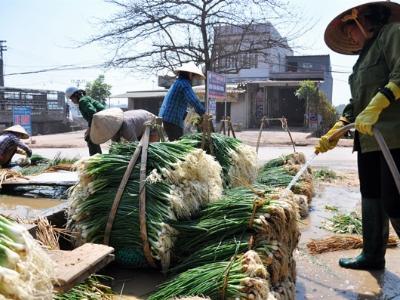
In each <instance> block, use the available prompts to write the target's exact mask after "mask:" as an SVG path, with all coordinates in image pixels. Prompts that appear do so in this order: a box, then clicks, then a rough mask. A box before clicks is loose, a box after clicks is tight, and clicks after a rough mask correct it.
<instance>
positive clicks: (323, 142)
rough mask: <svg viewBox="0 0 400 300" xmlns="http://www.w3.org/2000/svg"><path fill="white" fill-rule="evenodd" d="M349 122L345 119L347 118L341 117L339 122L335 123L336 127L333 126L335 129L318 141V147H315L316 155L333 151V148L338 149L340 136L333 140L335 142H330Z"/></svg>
mask: <svg viewBox="0 0 400 300" xmlns="http://www.w3.org/2000/svg"><path fill="white" fill-rule="evenodd" d="M348 123H349V121H348V120H347V119H346V118H345V117H341V118H340V120H339V121H337V122H336V123H335V125H333V127H332V128H331V129H330V130H329V131H328V132H327V133H326V134H325V135H323V136H321V138H320V139H319V141H318V145H317V146H315V151H314V152H315V153H317V154H318V153H324V152H326V151H328V150H331V149H333V148H335V147H336V145H337V143H338V141H339V139H340V136H339V137H337V138H335V139H333V140H331V141H330V140H329V139H330V137H331V136H332V135H333V134H334V133H335V132H336V131H337V130H338V129H340V128H342V127H343V126H344V125H346V124H348Z"/></svg>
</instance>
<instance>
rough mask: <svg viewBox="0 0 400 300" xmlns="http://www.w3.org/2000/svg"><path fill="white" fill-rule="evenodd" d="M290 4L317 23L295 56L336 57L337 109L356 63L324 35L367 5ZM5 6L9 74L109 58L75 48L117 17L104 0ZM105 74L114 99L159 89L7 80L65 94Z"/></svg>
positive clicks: (52, 78)
mask: <svg viewBox="0 0 400 300" xmlns="http://www.w3.org/2000/svg"><path fill="white" fill-rule="evenodd" d="M287 2H288V5H289V6H290V7H292V9H293V11H298V13H299V14H300V15H301V17H302V19H303V20H308V19H310V20H312V22H315V23H316V25H315V26H314V27H313V28H312V29H311V30H310V31H309V32H308V33H306V34H305V35H304V36H302V37H299V39H298V40H296V44H298V45H301V48H295V51H296V53H295V54H296V55H307V54H330V55H331V63H332V68H333V71H334V72H333V78H334V90H333V104H334V105H338V104H341V103H346V102H347V101H348V99H349V98H350V92H349V87H348V85H347V77H348V75H349V73H350V71H351V67H352V65H353V64H354V62H355V60H356V57H355V56H345V55H340V54H335V53H334V52H332V51H330V50H329V49H328V48H327V47H326V45H325V43H324V41H323V33H324V30H325V28H326V26H327V24H328V23H329V22H330V20H331V19H332V18H333V17H335V16H336V15H337V14H339V13H340V12H342V11H344V10H345V9H348V8H350V7H352V6H354V5H358V4H361V3H364V2H365V1H358V0H334V1H322V0H319V1H317V0H308V1H307V0H288V1H287ZM0 5H1V6H0V40H7V44H6V45H7V47H8V51H7V52H5V53H4V58H5V74H10V73H17V72H24V71H31V70H40V69H45V68H50V67H54V66H61V65H93V64H97V63H100V62H102V61H103V59H104V57H105V56H108V55H109V53H107V52H106V51H105V50H104V49H103V48H101V47H100V46H98V45H90V46H86V47H83V48H76V47H74V46H75V45H76V41H83V40H85V39H86V38H87V37H89V36H90V35H92V34H95V33H96V31H97V30H99V28H98V27H97V26H96V23H97V22H98V20H99V19H101V18H105V17H107V16H108V15H110V14H111V13H112V12H113V10H114V7H113V6H111V5H110V4H108V3H106V2H104V1H102V0H1V1H0ZM282 31H284V30H283V29H282ZM282 31H281V32H282ZM282 33H284V32H282ZM336 71H339V72H346V73H345V74H342V73H336ZM99 74H104V75H105V77H106V81H107V82H108V83H110V84H111V85H112V86H113V90H112V92H113V94H119V93H124V92H125V91H127V90H143V89H149V88H153V87H156V84H157V82H156V77H155V76H151V75H146V74H138V73H137V72H132V71H124V70H108V71H104V70H101V69H88V70H75V71H57V72H48V73H40V74H32V75H15V76H7V77H5V84H6V86H12V87H27V88H40V89H56V90H65V88H66V87H68V86H70V85H75V83H76V80H80V81H83V82H85V81H86V82H87V81H92V80H94V79H95V78H96V77H97V76H98V75H99ZM83 85H85V83H83Z"/></svg>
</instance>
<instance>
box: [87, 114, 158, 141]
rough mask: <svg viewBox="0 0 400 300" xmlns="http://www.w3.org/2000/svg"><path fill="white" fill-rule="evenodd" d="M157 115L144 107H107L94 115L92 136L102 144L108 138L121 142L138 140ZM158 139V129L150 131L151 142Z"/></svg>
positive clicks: (91, 128)
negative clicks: (122, 140)
mask: <svg viewBox="0 0 400 300" xmlns="http://www.w3.org/2000/svg"><path fill="white" fill-rule="evenodd" d="M155 118H156V116H155V115H154V114H152V113H151V112H149V111H147V110H144V109H136V110H128V111H125V112H123V111H122V110H121V109H120V108H110V109H105V110H103V111H101V112H98V113H96V114H94V115H93V119H92V126H91V127H90V138H91V140H92V142H93V143H95V144H102V143H105V142H107V141H108V140H113V141H115V142H119V141H120V140H121V138H123V139H124V140H126V141H130V142H132V141H137V140H140V138H141V137H142V135H143V133H144V130H145V124H146V123H147V122H151V121H152V120H154V119H155ZM157 140H158V133H157V131H156V130H151V131H150V142H154V141H157Z"/></svg>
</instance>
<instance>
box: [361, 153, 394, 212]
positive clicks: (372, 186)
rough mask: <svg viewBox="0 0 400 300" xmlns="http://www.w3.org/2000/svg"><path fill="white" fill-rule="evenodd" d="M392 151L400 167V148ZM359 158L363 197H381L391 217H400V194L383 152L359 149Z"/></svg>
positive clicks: (385, 209)
mask: <svg viewBox="0 0 400 300" xmlns="http://www.w3.org/2000/svg"><path fill="white" fill-rule="evenodd" d="M390 152H391V153H392V156H393V159H394V161H395V162H396V165H397V168H398V169H400V149H394V150H391V151H390ZM357 159H358V175H359V178H360V190H361V195H362V197H364V198H373V199H380V201H382V204H383V209H384V211H385V213H386V214H387V215H388V216H389V217H390V218H400V194H399V191H398V190H397V187H396V184H395V182H394V179H393V176H392V173H391V172H390V170H389V166H388V165H387V163H386V160H385V158H384V157H383V154H382V152H380V151H376V152H368V153H361V151H358V156H357Z"/></svg>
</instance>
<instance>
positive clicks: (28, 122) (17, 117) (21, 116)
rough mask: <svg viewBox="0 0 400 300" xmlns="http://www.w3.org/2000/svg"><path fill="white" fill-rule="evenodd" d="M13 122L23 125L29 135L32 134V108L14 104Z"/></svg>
mask: <svg viewBox="0 0 400 300" xmlns="http://www.w3.org/2000/svg"><path fill="white" fill-rule="evenodd" d="M13 123H14V125H21V126H22V127H24V128H25V130H26V131H27V132H28V133H29V135H32V108H30V107H26V106H14V107H13Z"/></svg>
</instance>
